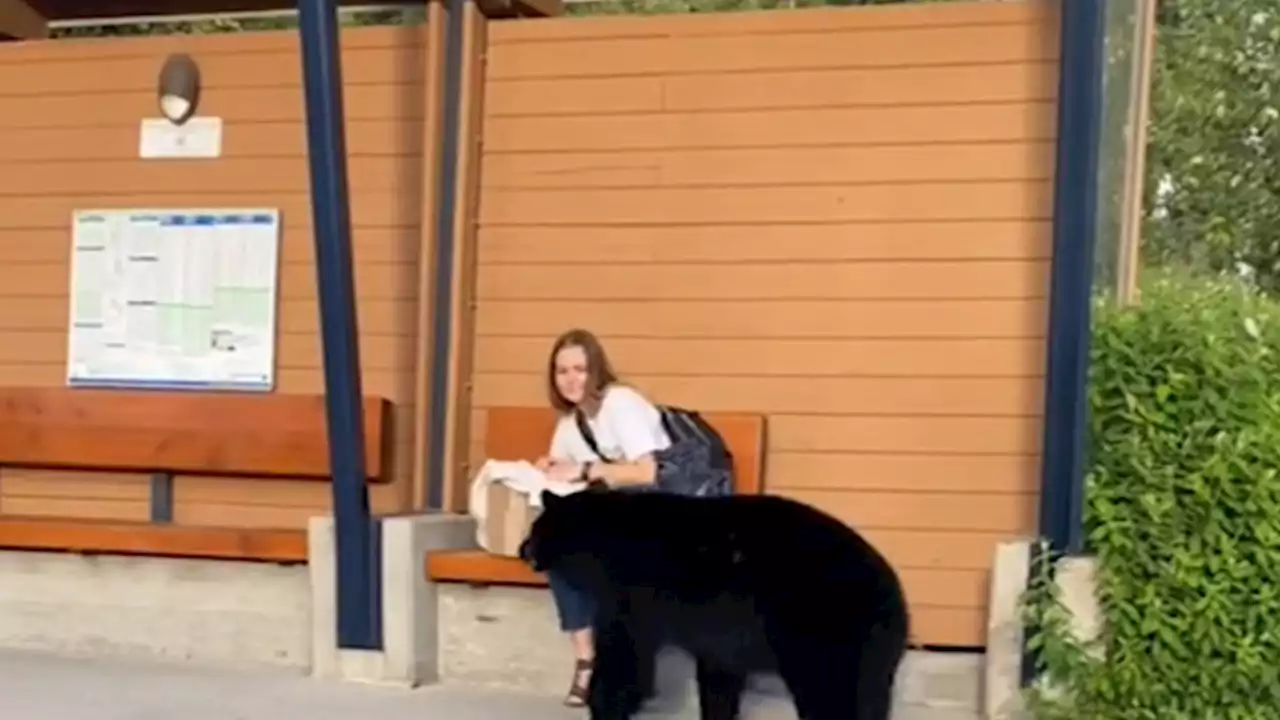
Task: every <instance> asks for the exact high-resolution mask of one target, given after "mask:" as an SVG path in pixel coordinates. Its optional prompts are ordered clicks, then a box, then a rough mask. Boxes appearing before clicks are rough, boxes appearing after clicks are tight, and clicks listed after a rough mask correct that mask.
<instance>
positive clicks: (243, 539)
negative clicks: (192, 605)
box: [0, 515, 307, 563]
mask: <svg viewBox="0 0 1280 720" xmlns="http://www.w3.org/2000/svg"><path fill="white" fill-rule="evenodd" d="M0 548H3V549H8V550H44V551H62V552H77V553H97V554H115V555H148V556H156V557H180V558H206V559H219V560H263V561H272V562H282V563H302V562H306V561H307V533H306V531H304V530H285V529H279V530H275V529H256V528H255V529H248V528H209V527H184V526H180V525H151V524H148V523H135V522H115V521H110V522H108V521H98V520H83V519H75V520H68V519H61V518H43V517H21V516H13V515H6V516H0Z"/></svg>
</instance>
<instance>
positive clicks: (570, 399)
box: [538, 330, 671, 707]
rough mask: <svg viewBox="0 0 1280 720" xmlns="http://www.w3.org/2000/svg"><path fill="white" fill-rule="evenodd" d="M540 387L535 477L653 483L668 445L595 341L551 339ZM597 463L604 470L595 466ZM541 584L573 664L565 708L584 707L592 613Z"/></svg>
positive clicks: (581, 598)
mask: <svg viewBox="0 0 1280 720" xmlns="http://www.w3.org/2000/svg"><path fill="white" fill-rule="evenodd" d="M547 385H548V392H549V395H550V399H551V405H552V407H554V408H555V409H556V410H557V411H558V412H559V413H560V420H559V422H558V423H557V424H556V429H555V433H554V435H553V436H552V438H551V450H550V453H549V454H548V456H547V457H545V458H542V459H540V460H539V461H538V467H539V468H540V469H541V470H542V471H543V472H545V473H547V475H548V476H549V477H550V478H552V479H555V480H562V481H570V482H573V481H578V482H588V481H591V480H602V481H604V482H605V483H606V484H608V485H610V486H612V487H624V486H628V485H631V486H635V485H650V484H652V483H653V482H654V478H655V477H656V465H655V463H654V460H653V454H654V453H655V452H658V451H661V450H665V449H666V448H668V447H669V446H670V445H671V441H670V439H669V438H668V437H667V434H666V431H665V430H663V428H662V418H661V414H660V413H659V412H658V409H657V408H656V407H654V406H653V404H652V403H650V402H649V401H648V400H646V399H645V397H644V396H643V395H641V394H640V393H639V392H637V391H636V390H634V389H633V388H630V387H627V386H625V385H623V384H621V383H619V382H618V378H617V376H616V375H615V374H614V372H613V368H612V367H611V366H610V365H609V358H608V356H606V355H605V352H604V347H603V346H602V345H601V344H600V341H599V340H598V339H597V338H596V336H595V335H593V334H591V333H590V332H588V331H586V330H570V331H569V332H566V333H565V334H563V335H561V336H560V337H559V338H557V339H556V341H555V344H554V345H552V347H551V357H550V359H549V360H548V363H547ZM578 413H581V414H582V416H583V417H584V419H585V420H586V423H587V426H588V428H589V429H590V430H591V434H592V435H593V436H594V440H595V443H594V445H595V447H596V448H598V449H599V452H600V454H599V455H597V454H596V451H595V450H593V449H592V443H591V442H589V441H588V439H587V438H584V437H583V433H582V432H581V431H580V430H579V429H578V421H577V418H576V414H578ZM601 455H603V456H604V458H607V459H608V460H609V462H608V463H605V462H603V461H602V460H603V459H604V458H601ZM547 580H548V583H549V584H550V586H551V594H552V597H553V598H554V600H555V604H556V611H557V613H558V614H559V616H560V627H561V629H563V630H564V631H565V632H567V633H569V640H570V642H571V643H572V645H573V654H574V658H575V660H576V663H575V665H574V675H573V684H572V685H571V686H570V689H569V693H568V695H567V696H566V697H565V704H566V705H570V706H575V707H580V706H582V705H585V704H586V698H587V685H588V683H589V682H590V679H591V669H592V662H593V659H594V648H593V643H592V638H591V622H592V619H593V616H594V612H595V608H594V607H593V605H592V602H591V598H590V597H589V596H587V595H586V594H585V593H583V592H582V591H581V590H580V589H578V588H576V587H573V586H571V585H569V584H568V583H566V582H565V580H564V578H562V577H560V576H559V575H557V574H556V573H554V572H553V573H548V577H547Z"/></svg>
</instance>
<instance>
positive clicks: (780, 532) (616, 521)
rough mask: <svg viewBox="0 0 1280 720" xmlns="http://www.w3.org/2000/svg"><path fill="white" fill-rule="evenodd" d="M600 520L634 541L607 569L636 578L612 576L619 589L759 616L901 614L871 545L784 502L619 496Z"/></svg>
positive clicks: (892, 578) (899, 600) (896, 593)
mask: <svg viewBox="0 0 1280 720" xmlns="http://www.w3.org/2000/svg"><path fill="white" fill-rule="evenodd" d="M609 495H615V494H613V493H609ZM601 499H602V500H603V499H604V498H603V497H602V498H601ZM606 505H607V506H608V507H607V508H606V507H605V506H606ZM602 512H604V514H605V515H606V516H607V517H605V518H601V519H602V520H603V521H604V522H603V526H604V527H606V528H612V529H613V530H612V531H613V532H617V533H620V534H624V535H626V536H627V537H628V539H630V540H632V541H633V542H630V543H626V546H629V547H631V548H633V549H634V551H635V552H634V553H631V554H630V555H631V556H630V557H627V558H615V559H612V560H614V561H616V562H619V563H623V564H630V565H633V566H635V568H636V570H637V571H638V572H636V573H634V574H632V575H631V578H627V577H626V575H628V573H627V572H626V571H625V568H621V567H619V568H616V569H617V570H618V571H619V575H618V576H619V577H620V578H622V579H623V580H624V581H627V580H630V581H631V582H633V583H634V584H647V585H651V586H656V587H659V588H661V589H662V590H663V591H665V592H666V593H667V594H668V595H670V596H673V597H678V598H683V599H687V600H689V601H690V602H691V603H695V604H697V603H704V604H705V603H709V602H713V600H714V598H716V597H745V598H751V600H752V602H753V603H755V604H756V605H758V606H763V607H780V606H781V605H791V606H795V605H796V604H797V603H803V604H805V606H807V607H809V608H811V609H812V611H814V612H828V611H835V610H837V609H838V610H839V611H840V612H844V613H850V612H853V613H858V614H860V615H863V616H867V617H880V616H884V615H896V614H899V613H903V612H905V601H904V598H903V595H902V588H901V586H900V583H899V580H898V577H897V574H896V573H895V572H894V570H893V568H892V566H891V565H890V564H889V563H888V561H887V560H885V558H884V557H883V556H882V555H881V554H880V553H879V552H878V551H877V550H876V549H875V548H874V547H873V546H872V545H871V544H870V543H868V542H867V541H866V540H865V539H864V538H862V536H861V535H859V534H858V533H857V532H856V531H855V530H853V529H852V528H850V527H849V526H847V525H845V524H844V523H842V522H840V521H839V520H837V519H835V518H834V517H832V516H830V515H828V514H827V513H824V512H822V511H820V510H818V509H816V508H813V507H811V506H809V505H806V504H803V503H800V502H797V501H794V500H790V499H788V498H783V497H778V496H771V495H738V496H731V497H717V498H691V497H684V496H676V495H667V494H660V493H643V494H636V495H632V496H629V497H623V496H622V494H617V495H616V496H615V497H612V498H610V499H609V502H607V503H602ZM646 576H647V577H646ZM837 606H838V607H837Z"/></svg>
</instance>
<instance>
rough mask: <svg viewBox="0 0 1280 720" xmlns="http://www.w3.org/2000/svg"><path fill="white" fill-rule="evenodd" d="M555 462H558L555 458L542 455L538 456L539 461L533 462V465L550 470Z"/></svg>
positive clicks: (544, 470)
mask: <svg viewBox="0 0 1280 720" xmlns="http://www.w3.org/2000/svg"><path fill="white" fill-rule="evenodd" d="M555 462H556V461H555V460H552V459H551V458H549V457H540V458H538V460H537V462H535V463H534V464H533V466H534V467H536V468H538V469H539V470H541V471H542V472H547V471H548V470H550V469H551V466H552V465H554V464H555Z"/></svg>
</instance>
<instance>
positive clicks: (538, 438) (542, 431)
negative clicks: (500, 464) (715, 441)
mask: <svg viewBox="0 0 1280 720" xmlns="http://www.w3.org/2000/svg"><path fill="white" fill-rule="evenodd" d="M488 413H489V416H488V420H487V422H486V425H485V444H484V450H485V456H486V457H489V458H500V459H516V458H523V459H527V460H533V459H535V458H538V457H541V456H543V455H545V454H546V453H547V449H548V448H549V447H550V446H551V433H552V431H553V430H554V428H555V423H556V416H555V413H554V412H553V411H552V410H550V409H544V408H491V409H489V411H488ZM705 417H706V419H707V422H709V423H711V425H712V426H713V427H715V429H716V430H718V431H719V432H720V434H721V435H722V436H723V437H724V440H725V443H726V444H728V446H729V449H730V451H731V452H732V453H733V458H734V465H735V478H734V479H735V489H736V491H737V492H739V493H745V494H756V493H759V492H761V491H762V490H763V486H764V483H763V477H764V442H765V422H764V417H763V416H761V415H751V414H739V413H720V414H717V413H707V414H706V415H705ZM426 574H427V578H428V579H430V580H432V581H434V582H465V583H472V584H478V585H530V586H544V585H546V584H547V581H546V577H545V576H544V575H543V574H542V573H537V572H534V571H533V569H532V568H530V567H529V566H528V565H527V564H525V563H523V562H521V561H520V560H519V559H517V558H511V557H504V556H501V555H491V554H489V553H487V552H485V551H483V550H450V551H441V552H433V553H428V554H427V558H426Z"/></svg>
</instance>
